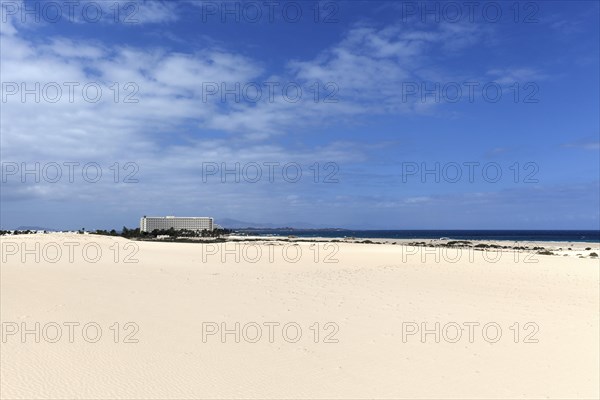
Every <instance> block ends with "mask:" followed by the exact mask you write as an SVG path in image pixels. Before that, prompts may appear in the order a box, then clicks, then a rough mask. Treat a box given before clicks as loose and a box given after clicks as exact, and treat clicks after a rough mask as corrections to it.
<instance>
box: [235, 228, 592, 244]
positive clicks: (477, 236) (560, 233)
mask: <svg viewBox="0 0 600 400" xmlns="http://www.w3.org/2000/svg"><path fill="white" fill-rule="evenodd" d="M235 232H238V233H244V234H248V235H261V236H266V235H270V236H284V237H285V236H290V235H293V236H297V237H306V238H310V237H327V238H333V237H355V238H361V239H373V238H381V239H440V238H449V239H453V240H511V241H542V242H596V243H597V242H600V231H593V230H543V231H540V230H343V229H340V230H332V229H307V230H303V229H294V230H283V229H282V230H279V229H251V230H246V229H237V230H235Z"/></svg>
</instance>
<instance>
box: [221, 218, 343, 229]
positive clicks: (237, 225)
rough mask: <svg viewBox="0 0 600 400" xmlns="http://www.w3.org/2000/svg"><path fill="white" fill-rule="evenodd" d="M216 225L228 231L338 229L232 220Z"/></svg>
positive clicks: (307, 224) (305, 224)
mask: <svg viewBox="0 0 600 400" xmlns="http://www.w3.org/2000/svg"><path fill="white" fill-rule="evenodd" d="M215 223H216V224H219V225H221V226H222V227H223V228H227V229H248V228H250V229H337V228H330V227H328V226H325V225H315V224H310V223H307V222H286V223H285V224H272V223H260V222H247V221H239V220H237V219H231V218H221V219H218V220H215Z"/></svg>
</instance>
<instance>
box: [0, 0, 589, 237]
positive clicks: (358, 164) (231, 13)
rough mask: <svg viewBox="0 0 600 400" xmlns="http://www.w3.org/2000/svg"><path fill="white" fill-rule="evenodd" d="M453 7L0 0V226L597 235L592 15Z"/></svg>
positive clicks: (550, 7)
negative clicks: (245, 225)
mask: <svg viewBox="0 0 600 400" xmlns="http://www.w3.org/2000/svg"><path fill="white" fill-rule="evenodd" d="M450 3H451V4H450V5H448V4H449V3H448V2H422V1H418V2H402V1H395V2H391V1H390V2H379V1H368V2H366V1H364V2H363V1H350V2H333V1H321V2H285V1H281V2H278V3H269V2H262V1H261V2H251V1H250V2H228V3H224V2H202V1H183V0H182V1H168V2H167V1H165V2H161V1H140V2H127V1H122V2H113V1H109V2H93V1H80V3H79V5H77V6H74V8H72V9H71V10H69V9H68V6H67V5H65V3H64V2H61V1H58V2H55V3H54V4H55V5H54V6H48V5H47V4H48V2H46V3H43V2H30V1H25V2H21V1H4V0H3V1H2V12H3V14H2V21H1V27H2V33H1V36H0V41H1V43H0V44H1V52H2V54H1V62H2V65H1V71H0V73H1V77H0V78H1V81H2V102H1V104H0V105H1V107H2V112H1V114H2V115H1V123H0V128H1V132H2V136H1V141H0V144H1V149H0V156H1V160H2V174H3V175H2V186H1V189H2V190H1V201H2V207H1V211H0V216H1V225H2V228H4V229H6V228H16V227H18V226H27V225H35V226H44V227H50V228H57V229H71V228H80V227H86V228H88V229H96V228H120V227H121V226H123V225H126V226H130V227H131V226H136V225H137V224H138V223H139V218H140V217H141V216H142V215H180V216H194V215H199V216H204V215H207V216H213V217H215V218H216V219H217V220H219V219H225V218H227V219H237V220H242V221H251V222H268V223H274V224H278V225H282V226H285V225H289V224H293V223H299V224H312V225H314V226H320V227H344V228H358V229H361V228H362V229H598V228H599V224H600V216H599V213H600V211H599V210H600V184H599V181H600V179H599V170H600V157H599V154H600V141H599V136H600V126H599V111H598V110H599V109H600V104H599V92H600V91H599V90H598V89H599V86H600V82H599V69H600V67H599V48H600V43H599V37H600V32H599V26H600V21H599V13H600V11H599V3H598V2H595V1H581V2H578V1H568V2H567V1H564V2H562V1H538V2H519V3H514V2H480V3H479V5H478V6H476V8H474V9H469V8H468V6H466V5H465V2H450ZM515 4H516V6H515ZM56 5H58V6H56ZM53 7H54V8H53ZM116 10H118V11H119V14H118V16H116V14H115V12H116ZM315 10H318V14H315V12H316V11H315ZM57 11H60V13H58V12H57ZM98 12H99V13H100V14H101V15H100V14H98ZM257 12H260V16H259V15H258V14H257ZM424 12H426V13H424ZM498 12H500V13H501V14H498ZM36 18H37V20H36ZM36 85H37V86H36ZM68 85H72V86H68ZM57 86H58V87H59V88H60V90H61V91H62V92H61V93H60V94H59V92H58V89H56V87H57ZM38 87H39V89H38ZM69 87H71V88H73V89H72V90H73V92H72V98H71V99H70V98H69ZM83 87H86V88H88V90H90V91H88V92H85V93H83V92H82V88H83ZM89 87H91V89H89ZM97 87H99V88H100V90H101V95H99V96H95V93H96V92H94V90H96V88H97ZM238 87H239V89H237V88H238ZM257 87H258V88H260V90H261V91H262V92H261V93H260V95H259V92H257V91H256V88H257ZM269 87H271V88H273V89H272V90H273V92H272V93H273V97H272V98H271V97H270V96H269V94H270V93H269ZM284 87H285V88H287V90H288V91H287V92H285V93H284V92H283V88H284ZM116 88H119V90H118V92H117V90H116ZM484 88H485V90H484ZM23 89H26V90H29V92H28V93H29V94H24V91H23ZM222 89H228V90H229V91H230V93H229V94H228V95H226V96H225V97H224V98H223V97H222V96H221V94H222ZM299 90H301V92H300V91H299ZM459 90H460V92H459ZM470 90H472V92H470ZM90 93H91V94H90ZM315 93H318V95H319V96H318V99H316V98H315ZM498 93H500V94H501V98H497V94H498ZM36 94H37V95H39V99H36ZM236 94H237V96H238V98H236ZM286 95H287V97H286ZM86 96H87V97H86ZM36 100H37V101H36ZM92 100H97V101H95V102H92ZM115 163H118V167H115ZM236 163H237V164H238V165H239V172H237V173H235V172H234V173H231V174H228V175H225V176H222V175H221V172H222V169H223V167H225V168H229V169H235V166H236ZM57 165H58V167H59V168H57ZM85 165H88V167H90V166H91V169H90V168H88V169H86V171H87V173H86V174H83V166H85ZM269 165H271V166H272V168H273V169H272V172H273V173H274V174H273V177H272V179H269V177H268V172H269V168H270V167H269ZM286 165H287V166H288V169H287V170H284V169H283V166H286ZM38 166H39V167H38ZM69 166H71V168H72V171H73V176H72V177H69V168H70V167H69ZM215 166H216V168H217V170H216V172H215V169H214V168H215ZM256 166H259V167H260V169H261V172H262V175H261V177H260V178H259V179H255V176H256V170H257V169H256ZM36 168H39V174H37V176H36V173H35V172H33V173H30V174H23V170H24V169H28V170H33V171H36ZM211 168H212V169H211ZM58 169H60V172H61V173H62V175H61V178H60V179H55V176H56V171H57V170H58ZM116 169H118V170H119V171H120V173H119V175H118V176H116V175H115V170H116ZM97 170H100V171H101V172H102V177H100V178H99V179H94V174H95V171H97ZM315 170H318V171H319V174H318V176H317V175H315ZM424 170H430V171H433V172H431V173H428V174H424V173H423V171H424ZM90 171H91V172H90ZM286 171H287V172H286ZM297 171H301V172H302V176H301V178H299V179H298V180H297V181H295V179H294V177H295V175H296V173H297ZM436 171H437V172H436ZM129 173H131V174H132V175H131V176H129V178H127V175H128V174H129ZM498 173H500V175H498ZM436 174H437V175H436ZM457 174H459V175H457ZM236 178H237V180H239V182H236ZM115 181H116V182H115ZM315 181H316V182H315Z"/></svg>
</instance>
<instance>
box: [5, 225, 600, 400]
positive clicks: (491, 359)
mask: <svg viewBox="0 0 600 400" xmlns="http://www.w3.org/2000/svg"><path fill="white" fill-rule="evenodd" d="M0 240H1V242H2V266H1V276H0V277H1V296H0V300H1V320H2V343H1V367H2V368H1V397H2V398H190V399H191V398H373V397H376V398H590V399H591V398H598V397H599V396H600V393H599V376H600V370H599V362H600V360H599V343H598V337H599V336H600V330H599V315H600V314H599V311H600V310H599V301H600V298H599V261H598V259H589V258H585V259H580V258H577V257H562V256H544V255H538V254H533V255H531V254H530V255H529V258H527V257H526V256H527V254H525V253H521V254H517V255H515V253H514V252H508V251H505V252H503V253H502V254H501V257H499V258H497V260H496V259H494V258H492V257H491V256H490V254H491V253H490V254H486V253H483V252H474V253H472V254H468V253H466V252H465V253H463V254H460V255H458V253H446V254H442V253H439V254H438V255H437V256H438V259H437V260H436V257H435V256H436V255H435V254H433V253H432V251H433V250H431V249H429V250H419V251H417V252H416V253H415V252H414V251H413V250H414V249H411V250H410V251H408V249H407V247H405V246H400V245H392V244H382V245H375V244H373V245H370V244H353V243H335V244H332V243H318V244H314V243H313V244H311V243H298V244H282V243H267V242H262V243H251V244H247V245H244V244H242V243H238V244H233V243H227V244H193V243H156V242H131V241H128V240H125V239H121V238H111V237H100V236H94V235H64V234H63V235H60V234H50V235H28V236H19V237H3V238H1V239H0ZM36 243H37V245H36ZM36 246H38V247H37V248H36ZM566 247H567V246H566V245H565V248H566ZM597 248H598V246H597V245H596V246H595V249H596V250H597ZM438 250H439V249H438ZM424 251H429V253H427V254H425V253H424ZM440 251H441V250H440ZM484 254H486V255H485V257H484ZM36 256H37V257H38V258H39V259H38V260H36ZM494 260H495V261H494ZM36 323H39V329H36V325H35V324H36ZM436 323H439V325H438V326H439V328H436ZM236 324H239V325H236ZM238 327H239V328H238ZM484 327H485V328H484ZM84 328H85V329H84ZM457 328H459V329H462V330H461V331H460V333H459V331H458V330H457ZM24 329H29V330H30V333H28V334H26V335H24V336H23V335H22V333H23V330H24ZM99 329H100V330H101V335H100V336H98V334H97V333H98V332H99V331H98V330H99ZM424 329H428V330H429V333H427V334H426V335H424V336H423V335H422V332H423V330H424ZM498 329H500V330H501V332H500V331H498ZM70 330H71V331H70ZM59 331H60V333H61V335H60V337H59V336H58V334H57V333H58V332H59ZM224 331H225V335H223V332H224ZM259 333H260V336H259ZM36 335H37V336H38V337H36ZM36 339H38V340H39V343H36ZM238 341H239V342H238Z"/></svg>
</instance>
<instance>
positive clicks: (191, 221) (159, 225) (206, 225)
mask: <svg viewBox="0 0 600 400" xmlns="http://www.w3.org/2000/svg"><path fill="white" fill-rule="evenodd" d="M170 228H173V229H175V230H182V229H187V230H189V231H203V230H205V229H206V230H207V231H212V230H213V229H214V221H213V218H210V217H171V216H168V217H146V216H145V215H144V216H143V217H142V219H141V220H140V231H142V232H152V231H153V230H155V229H164V230H167V229H170Z"/></svg>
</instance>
